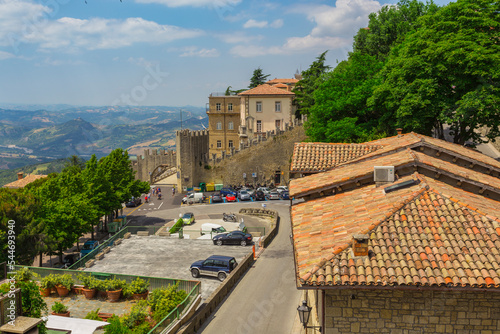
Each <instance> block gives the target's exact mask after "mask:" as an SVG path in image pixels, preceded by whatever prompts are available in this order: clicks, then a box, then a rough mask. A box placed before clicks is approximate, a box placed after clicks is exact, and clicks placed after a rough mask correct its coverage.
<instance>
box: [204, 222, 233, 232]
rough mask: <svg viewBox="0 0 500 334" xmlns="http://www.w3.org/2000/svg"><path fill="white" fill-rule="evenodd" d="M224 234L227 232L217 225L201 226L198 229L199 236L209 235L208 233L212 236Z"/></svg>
mask: <svg viewBox="0 0 500 334" xmlns="http://www.w3.org/2000/svg"><path fill="white" fill-rule="evenodd" d="M225 232H227V230H226V229H225V228H224V227H223V226H220V225H217V224H212V223H205V224H201V228H200V233H201V235H204V234H210V233H211V234H212V235H216V234H220V233H225Z"/></svg>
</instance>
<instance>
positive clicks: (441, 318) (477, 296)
mask: <svg viewBox="0 0 500 334" xmlns="http://www.w3.org/2000/svg"><path fill="white" fill-rule="evenodd" d="M499 302H500V294H499V293H495V292H485V291H456V292H453V291H429V290H428V291H422V290H391V289H386V290H361V289H358V290H354V289H339V290H333V289H332V290H326V298H325V304H326V305H325V306H326V310H325V327H326V330H325V333H332V334H333V333H391V334H420V333H455V334H474V333H478V334H479V333H481V334H493V333H499V332H500V308H499V306H498V305H500V304H499Z"/></svg>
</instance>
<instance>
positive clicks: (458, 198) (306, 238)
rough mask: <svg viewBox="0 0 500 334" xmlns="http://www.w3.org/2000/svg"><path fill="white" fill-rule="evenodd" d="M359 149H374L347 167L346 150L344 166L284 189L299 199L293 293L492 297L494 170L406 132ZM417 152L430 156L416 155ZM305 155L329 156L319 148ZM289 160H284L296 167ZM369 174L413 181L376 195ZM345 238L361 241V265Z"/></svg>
mask: <svg viewBox="0 0 500 334" xmlns="http://www.w3.org/2000/svg"><path fill="white" fill-rule="evenodd" d="M337 145H344V148H345V147H348V148H349V147H350V148H352V149H354V147H355V146H352V144H351V145H350V146H349V145H348V144H347V145H346V144H337ZM360 145H366V146H370V145H372V146H374V147H378V148H377V149H376V150H373V151H371V152H368V153H366V154H359V156H357V157H356V156H354V158H351V157H350V156H349V154H352V153H353V152H352V151H349V150H348V152H346V153H345V154H346V155H347V156H348V157H349V158H348V160H346V161H345V162H340V163H339V165H337V166H335V165H334V166H333V169H330V170H328V171H325V172H322V173H318V174H313V175H310V176H306V177H303V178H301V179H294V180H292V181H291V182H290V195H291V196H295V197H296V198H298V197H304V198H305V199H306V201H305V202H302V203H298V204H294V205H293V206H292V207H291V216H292V228H293V236H294V246H295V247H294V251H295V261H296V268H297V278H298V282H299V284H302V285H303V286H322V285H327V286H345V285H370V286H446V287H455V288H459V287H460V288H469V287H480V288H499V287H500V219H499V217H500V203H499V202H498V194H500V179H499V177H495V176H492V175H498V171H499V169H498V166H499V164H498V162H497V161H496V160H494V159H491V158H489V157H486V156H483V155H482V154H480V153H478V152H475V151H471V150H469V149H467V148H463V147H461V146H459V145H455V144H451V143H446V142H443V141H441V140H438V139H435V138H430V137H426V136H421V135H418V134H414V133H411V134H406V135H403V136H400V137H397V136H396V137H390V138H384V139H381V140H377V141H372V142H368V143H364V144H360ZM297 146H298V145H296V147H297ZM423 146H426V147H431V148H432V149H433V150H431V151H425V152H424V151H420V150H419V149H418V148H419V147H420V148H423ZM311 147H314V145H313V144H311ZM325 147H330V148H331V147H336V146H335V144H329V145H326V146H325ZM339 147H340V146H339ZM305 152H309V153H311V157H310V158H314V157H316V158H317V157H322V158H327V157H330V158H331V156H332V155H333V157H336V155H335V154H334V153H332V152H331V151H330V152H328V151H326V150H325V149H324V150H323V151H317V152H316V155H315V154H314V151H308V150H307V149H306V150H305ZM325 152H326V153H325ZM429 152H430V153H429ZM441 152H446V153H447V154H450V155H451V156H452V157H453V159H452V158H450V156H446V157H445V158H443V156H441V154H440V153H441ZM295 155H296V152H295V151H294V159H293V161H300V159H296V158H295ZM351 156H352V155H351ZM454 157H458V158H459V159H463V160H462V161H470V162H471V164H470V165H474V164H476V163H478V164H480V165H482V166H483V167H486V168H487V170H490V171H492V173H491V175H489V174H487V173H486V172H480V171H477V170H474V169H471V168H468V167H470V166H469V164H468V163H467V164H464V163H462V164H458V163H455V159H454ZM451 160H453V162H452V161H451ZM332 165H333V164H332ZM374 166H394V167H395V169H396V173H397V175H400V178H399V180H397V181H396V182H395V183H394V184H399V183H402V182H405V181H409V180H414V181H415V182H414V183H410V184H409V185H407V187H405V188H401V189H398V190H395V191H392V192H387V193H385V192H384V188H385V187H388V186H389V185H386V186H378V187H377V186H376V185H375V184H374V183H373V181H372V180H373V167H374ZM416 170H418V171H421V170H422V171H423V172H424V173H425V175H424V174H421V173H418V172H417V171H416ZM405 173H406V174H405ZM409 173H413V174H409ZM401 175H403V176H401ZM360 180H361V182H360ZM366 180H369V181H370V182H366V183H363V181H366ZM453 180H458V181H460V182H458V183H457V182H455V181H453ZM394 184H391V185H394ZM462 184H467V186H466V187H463V188H462ZM339 187H340V188H339ZM474 187H476V188H474ZM332 189H333V190H335V191H336V193H335V194H334V191H332ZM473 189H481V191H476V192H475V193H473V192H469V191H473ZM483 189H486V190H487V191H486V192H485V193H484V194H483ZM488 191H490V193H489V194H488ZM309 195H310V196H309ZM318 195H319V196H320V197H319V198H318V197H317V196H318ZM490 195H491V196H492V198H496V200H495V199H491V198H489V197H488V196H490ZM495 196H497V197H495ZM354 234H368V235H369V237H370V239H369V244H368V246H369V251H370V255H369V256H368V257H364V258H363V257H358V258H355V257H354V256H353V253H352V250H351V241H352V236H353V235H354Z"/></svg>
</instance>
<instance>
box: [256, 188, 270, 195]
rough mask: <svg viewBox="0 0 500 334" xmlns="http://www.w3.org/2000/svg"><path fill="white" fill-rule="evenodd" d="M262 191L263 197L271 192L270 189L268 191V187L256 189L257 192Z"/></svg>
mask: <svg viewBox="0 0 500 334" xmlns="http://www.w3.org/2000/svg"><path fill="white" fill-rule="evenodd" d="M259 190H260V191H262V192H263V193H264V195H266V196H267V194H269V193H270V192H271V189H269V188H268V187H260V188H257V191H259Z"/></svg>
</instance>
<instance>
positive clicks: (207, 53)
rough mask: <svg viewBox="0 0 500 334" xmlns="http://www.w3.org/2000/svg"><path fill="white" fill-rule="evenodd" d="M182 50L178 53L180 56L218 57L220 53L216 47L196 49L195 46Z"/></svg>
mask: <svg viewBox="0 0 500 334" xmlns="http://www.w3.org/2000/svg"><path fill="white" fill-rule="evenodd" d="M183 51H184V52H183V53H182V54H181V55H180V57H201V58H208V57H219V56H220V53H219V51H217V49H198V48H197V47H195V46H192V47H188V48H184V50H183Z"/></svg>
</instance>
